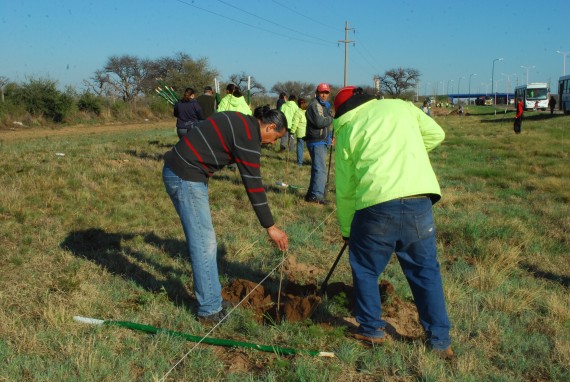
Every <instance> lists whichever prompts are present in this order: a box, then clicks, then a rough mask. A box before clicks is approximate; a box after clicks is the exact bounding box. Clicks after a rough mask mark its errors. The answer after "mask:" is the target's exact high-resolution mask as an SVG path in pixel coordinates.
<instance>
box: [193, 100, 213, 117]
mask: <svg viewBox="0 0 570 382" xmlns="http://www.w3.org/2000/svg"><path fill="white" fill-rule="evenodd" d="M196 101H198V103H199V104H200V107H201V108H202V114H203V117H204V118H203V119H206V118H208V117H209V116H211V115H212V114H214V112H215V111H216V98H215V97H214V96H213V95H208V94H202V95H201V96H199V97H198V98H196Z"/></svg>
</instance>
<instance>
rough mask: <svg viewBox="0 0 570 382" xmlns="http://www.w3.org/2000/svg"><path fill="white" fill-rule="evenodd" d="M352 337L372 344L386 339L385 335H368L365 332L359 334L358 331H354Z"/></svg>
mask: <svg viewBox="0 0 570 382" xmlns="http://www.w3.org/2000/svg"><path fill="white" fill-rule="evenodd" d="M352 337H354V338H355V339H357V340H359V341H362V342H365V343H367V344H373V345H380V344H383V343H384V341H386V337H385V336H384V337H368V336H367V335H365V334H360V333H354V334H353V335H352Z"/></svg>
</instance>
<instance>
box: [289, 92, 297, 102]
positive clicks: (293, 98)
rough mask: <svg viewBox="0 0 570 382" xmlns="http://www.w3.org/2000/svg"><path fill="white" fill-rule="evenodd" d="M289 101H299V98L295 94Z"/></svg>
mask: <svg viewBox="0 0 570 382" xmlns="http://www.w3.org/2000/svg"><path fill="white" fill-rule="evenodd" d="M288 100H289V101H296V100H297V96H296V95H295V94H291V95H290V96H289V98H288Z"/></svg>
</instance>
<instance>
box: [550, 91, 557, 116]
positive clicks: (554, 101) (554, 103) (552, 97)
mask: <svg viewBox="0 0 570 382" xmlns="http://www.w3.org/2000/svg"><path fill="white" fill-rule="evenodd" d="M548 107H549V108H550V115H552V114H554V108H555V107H556V99H555V98H554V96H553V95H551V96H550V99H549V100H548Z"/></svg>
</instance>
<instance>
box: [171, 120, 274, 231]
mask: <svg viewBox="0 0 570 382" xmlns="http://www.w3.org/2000/svg"><path fill="white" fill-rule="evenodd" d="M260 159H261V135H260V131H259V122H258V120H257V118H255V117H252V116H249V115H244V114H241V113H239V112H235V111H227V112H220V113H214V114H212V116H211V117H209V118H208V119H206V120H205V121H201V122H200V123H198V124H197V125H196V128H194V129H191V130H189V131H188V133H187V134H186V135H184V136H183V137H182V138H181V139H180V141H178V143H177V144H176V145H175V146H174V147H173V148H172V150H170V151H168V152H166V154H164V162H165V163H166V165H167V166H168V167H170V168H171V169H172V171H173V172H174V173H175V174H176V175H178V176H179V177H180V178H181V179H184V180H188V181H191V182H203V183H208V180H209V178H210V177H211V176H212V175H213V174H214V173H215V172H217V171H219V170H221V169H222V168H223V167H225V166H227V165H228V164H230V163H236V164H237V168H238V170H239V172H240V174H241V178H242V182H243V184H244V186H245V190H246V192H247V195H248V197H249V201H250V202H251V205H252V206H253V209H254V210H255V213H256V215H257V218H258V219H259V222H260V223H261V225H262V226H263V227H265V228H267V227H271V226H272V225H273V224H274V222H273V217H272V215H271V210H270V209H269V204H268V202H267V196H266V195H265V189H264V188H263V183H262V179H261V171H260Z"/></svg>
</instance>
